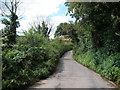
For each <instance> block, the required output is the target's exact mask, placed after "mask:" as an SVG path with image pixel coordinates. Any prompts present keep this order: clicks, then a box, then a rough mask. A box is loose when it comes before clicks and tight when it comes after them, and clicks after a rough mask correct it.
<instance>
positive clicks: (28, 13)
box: [17, 0, 71, 37]
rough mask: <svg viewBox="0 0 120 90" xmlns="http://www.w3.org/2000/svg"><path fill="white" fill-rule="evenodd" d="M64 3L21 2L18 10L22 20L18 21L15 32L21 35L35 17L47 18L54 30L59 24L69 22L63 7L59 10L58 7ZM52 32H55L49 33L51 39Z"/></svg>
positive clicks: (50, 0) (51, 0) (47, 0)
mask: <svg viewBox="0 0 120 90" xmlns="http://www.w3.org/2000/svg"><path fill="white" fill-rule="evenodd" d="M65 1H66V0H22V2H23V3H22V4H21V6H20V8H19V13H20V15H22V17H23V19H21V20H20V27H19V28H18V29H17V32H19V34H21V32H22V31H23V30H27V29H28V28H29V23H32V22H33V21H34V20H35V19H36V18H37V16H45V17H49V18H50V19H51V20H52V22H53V23H54V27H55V28H56V26H57V25H59V23H61V22H67V21H69V20H71V18H70V16H65V14H64V13H66V12H65V10H66V9H64V7H63V8H62V10H61V7H60V6H61V5H64V2H65ZM59 11H61V12H63V14H62V16H61V15H60V13H58V12H59ZM55 15H57V16H55ZM50 16H51V17H50ZM55 28H54V29H55ZM54 32H55V30H53V31H52V33H51V35H52V37H53V33H54Z"/></svg>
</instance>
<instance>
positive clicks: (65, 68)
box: [27, 51, 115, 90]
mask: <svg viewBox="0 0 120 90" xmlns="http://www.w3.org/2000/svg"><path fill="white" fill-rule="evenodd" d="M36 88H115V87H114V86H113V85H112V84H111V83H109V82H108V81H106V80H104V79H102V77H101V76H100V75H99V74H97V73H95V72H93V71H92V70H90V69H88V68H86V67H84V66H83V65H81V64H79V63H78V62H76V61H75V60H74V59H73V58H72V51H69V52H67V53H65V55H63V57H62V58H61V59H60V63H59V65H58V67H57V71H56V73H55V74H54V75H52V76H50V77H49V78H47V79H46V80H41V81H39V82H36V83H35V84H34V85H33V86H31V87H29V88H28V89H27V90H29V89H30V90H32V89H36Z"/></svg>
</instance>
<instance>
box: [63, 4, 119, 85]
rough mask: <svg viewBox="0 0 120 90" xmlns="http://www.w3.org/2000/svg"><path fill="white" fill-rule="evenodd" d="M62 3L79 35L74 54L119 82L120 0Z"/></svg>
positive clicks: (110, 78)
mask: <svg viewBox="0 0 120 90" xmlns="http://www.w3.org/2000/svg"><path fill="white" fill-rule="evenodd" d="M65 5H66V6H67V7H68V14H69V15H70V16H71V17H74V18H75V19H76V22H75V28H76V32H77V34H78V35H77V36H78V37H77V38H79V39H80V40H79V42H76V43H74V44H75V45H74V49H73V56H74V58H75V59H76V60H77V61H79V62H80V63H82V64H84V65H85V66H88V67H89V68H92V69H94V70H95V71H96V72H98V73H100V74H101V75H103V76H105V77H106V78H108V79H109V80H112V81H114V82H116V83H117V84H120V72H119V70H120V67H119V65H120V62H119V61H120V57H119V56H120V36H119V32H120V11H119V9H120V2H118V3H115V2H112V3H105V2H104V3H97V2H96V3H95V2H89V3H76V2H67V3H65ZM75 37H76V36H75Z"/></svg>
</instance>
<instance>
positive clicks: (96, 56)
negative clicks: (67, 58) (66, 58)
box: [73, 45, 120, 85]
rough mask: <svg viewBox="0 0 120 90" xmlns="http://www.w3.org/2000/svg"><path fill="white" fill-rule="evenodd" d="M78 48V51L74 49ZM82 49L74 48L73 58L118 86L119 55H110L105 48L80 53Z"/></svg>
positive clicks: (119, 77) (119, 78) (119, 73)
mask: <svg viewBox="0 0 120 90" xmlns="http://www.w3.org/2000/svg"><path fill="white" fill-rule="evenodd" d="M76 48H78V49H76ZM81 49H82V47H78V45H76V47H74V49H73V57H74V59H75V60H77V61H78V62H80V63H81V64H83V65H85V66H87V67H89V68H91V69H93V70H95V71H96V72H98V73H99V74H101V75H102V76H104V77H106V78H107V79H109V80H111V81H114V82H116V83H117V84H118V85H119V84H120V53H118V52H116V53H113V54H111V55H109V53H107V50H106V49H105V48H101V49H99V50H97V51H94V50H93V49H89V50H88V51H86V52H84V53H83V52H82V51H80V50H81Z"/></svg>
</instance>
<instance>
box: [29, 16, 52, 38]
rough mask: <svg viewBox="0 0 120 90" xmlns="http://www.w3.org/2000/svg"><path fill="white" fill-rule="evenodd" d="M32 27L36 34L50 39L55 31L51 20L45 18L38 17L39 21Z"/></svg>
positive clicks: (35, 21) (34, 22)
mask: <svg viewBox="0 0 120 90" xmlns="http://www.w3.org/2000/svg"><path fill="white" fill-rule="evenodd" d="M30 26H31V28H33V29H34V30H35V32H37V33H39V34H43V35H44V36H45V37H49V36H50V33H51V31H52V29H53V24H52V23H51V20H50V19H48V18H44V17H37V20H34V21H33V23H32V24H30Z"/></svg>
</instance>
